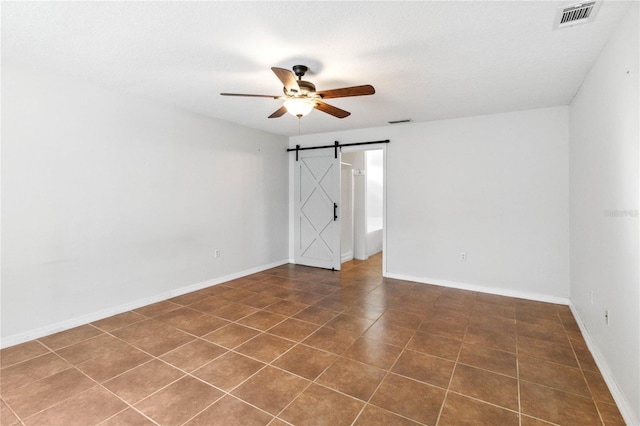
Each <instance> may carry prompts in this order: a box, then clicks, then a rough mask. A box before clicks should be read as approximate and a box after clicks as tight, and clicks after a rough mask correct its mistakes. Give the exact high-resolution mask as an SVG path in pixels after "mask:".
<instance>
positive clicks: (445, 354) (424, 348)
mask: <svg viewBox="0 0 640 426" xmlns="http://www.w3.org/2000/svg"><path fill="white" fill-rule="evenodd" d="M461 346H462V342H461V341H460V340H453V339H449V338H447V337H442V336H438V335H436V334H428V333H421V332H419V331H418V332H416V333H415V335H414V336H413V337H412V338H411V341H409V344H408V345H407V349H411V350H413V351H418V352H422V353H426V354H429V355H435V356H439V357H441V358H446V359H450V360H456V359H457V357H458V353H459V352H460V347H461Z"/></svg>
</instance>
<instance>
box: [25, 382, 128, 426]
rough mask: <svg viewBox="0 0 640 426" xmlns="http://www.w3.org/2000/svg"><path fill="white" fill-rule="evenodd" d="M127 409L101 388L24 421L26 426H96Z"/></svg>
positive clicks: (88, 391)
mask: <svg viewBox="0 0 640 426" xmlns="http://www.w3.org/2000/svg"><path fill="white" fill-rule="evenodd" d="M125 408H127V404H125V403H124V402H122V401H121V400H120V399H118V398H117V397H116V396H115V395H113V394H112V393H110V392H108V391H107V390H105V389H104V388H102V387H101V386H94V387H93V388H91V389H89V390H87V391H85V392H82V393H80V394H78V395H76V396H73V397H71V398H69V399H67V400H64V401H62V402H61V403H60V404H57V405H54V406H53V407H50V408H48V409H46V410H44V411H41V412H39V413H38V414H35V415H33V416H31V417H28V418H27V419H26V420H25V422H24V423H25V425H27V426H31V425H33V426H40V425H65V426H73V425H77V426H84V425H94V424H98V423H100V422H101V421H103V420H106V419H108V418H109V417H111V416H113V415H114V414H116V413H118V412H120V411H122V410H124V409H125Z"/></svg>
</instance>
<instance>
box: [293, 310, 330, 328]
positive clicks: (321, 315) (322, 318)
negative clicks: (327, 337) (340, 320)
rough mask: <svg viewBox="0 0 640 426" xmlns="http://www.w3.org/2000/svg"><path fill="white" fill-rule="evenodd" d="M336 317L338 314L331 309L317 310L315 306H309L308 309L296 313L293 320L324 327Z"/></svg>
mask: <svg viewBox="0 0 640 426" xmlns="http://www.w3.org/2000/svg"><path fill="white" fill-rule="evenodd" d="M336 316H338V312H336V311H333V310H331V309H323V308H318V307H316V306H309V307H308V308H306V309H304V310H302V311H300V312H298V313H297V314H295V315H294V316H293V318H296V319H299V320H302V321H306V322H311V323H313V324H318V325H324V324H326V323H328V322H329V321H331V320H332V319H333V318H335V317H336Z"/></svg>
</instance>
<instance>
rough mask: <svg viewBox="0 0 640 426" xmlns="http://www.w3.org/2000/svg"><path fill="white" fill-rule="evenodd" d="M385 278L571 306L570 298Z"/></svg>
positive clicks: (392, 275) (397, 276) (402, 277)
mask: <svg viewBox="0 0 640 426" xmlns="http://www.w3.org/2000/svg"><path fill="white" fill-rule="evenodd" d="M384 276H385V277H387V278H394V279H397V280H404V281H413V282H416V283H422V284H433V285H437V286H440V287H450V288H457V289H460V290H469V291H477V292H479V293H489V294H497V295H499V296H507V297H516V298H518V299H527V300H535V301H538V302H547V303H555V304H558V305H569V303H571V301H570V299H569V298H568V297H560V296H550V295H548V294H540V293H532V292H528V291H519V290H509V289H505V288H499V287H488V286H484V285H478V284H469V283H461V282H457V281H446V280H439V279H433V278H425V277H414V276H410V275H404V274H396V273H393V272H387V273H385V274H384Z"/></svg>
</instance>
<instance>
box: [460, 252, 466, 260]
mask: <svg viewBox="0 0 640 426" xmlns="http://www.w3.org/2000/svg"><path fill="white" fill-rule="evenodd" d="M460 261H462V262H466V261H467V253H466V252H464V251H461V252H460Z"/></svg>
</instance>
